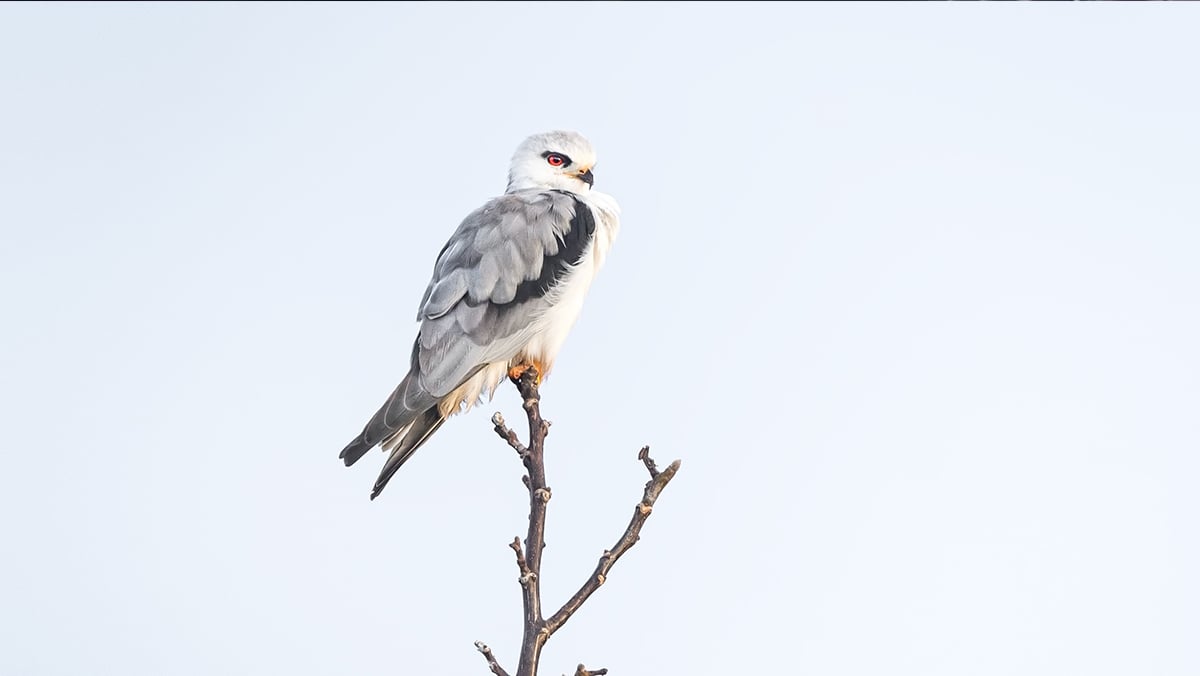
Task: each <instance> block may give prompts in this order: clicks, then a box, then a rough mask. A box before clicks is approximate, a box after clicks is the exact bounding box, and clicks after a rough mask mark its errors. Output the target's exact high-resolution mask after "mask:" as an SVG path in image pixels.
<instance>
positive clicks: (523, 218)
mask: <svg viewBox="0 0 1200 676" xmlns="http://www.w3.org/2000/svg"><path fill="white" fill-rule="evenodd" d="M594 231H595V220H594V217H593V214H592V212H591V209H590V208H589V207H588V206H587V205H585V204H584V203H583V202H581V201H579V200H578V199H577V198H576V197H575V196H574V195H572V194H570V193H566V192H559V191H548V192H536V191H521V192H516V193H510V194H507V195H504V196H501V197H498V198H496V199H494V200H492V201H490V202H488V203H487V204H485V205H484V206H483V207H482V208H480V209H478V210H477V211H475V212H474V213H472V214H471V215H469V216H467V218H466V219H465V220H464V221H463V222H462V224H461V225H460V226H459V227H458V230H457V231H455V233H454V235H453V236H451V238H450V241H449V242H447V244H446V246H445V248H443V249H442V253H441V254H440V255H439V256H438V260H437V262H436V264H435V265H434V276H433V280H432V281H431V282H430V284H429V288H428V289H427V290H426V292H425V297H424V299H423V300H422V304H421V309H420V312H419V314H418V319H420V321H421V338H420V341H419V354H418V363H419V365H420V384H421V386H422V388H424V389H425V390H426V391H428V392H429V393H431V394H432V395H433V396H436V397H443V396H445V395H446V394H449V393H450V392H452V391H453V390H454V389H455V388H457V387H458V386H459V385H461V384H462V383H463V382H464V381H465V380H466V379H467V378H468V377H469V375H470V374H472V373H474V372H476V371H477V370H478V368H479V367H480V366H481V365H483V364H487V363H491V362H494V361H498V360H501V359H509V358H511V357H512V356H513V352H514V351H515V350H517V349H519V347H520V345H519V343H521V342H523V338H525V335H524V332H525V331H527V330H528V329H529V328H530V324H531V322H532V320H533V319H534V317H536V316H537V315H538V314H540V313H541V312H543V311H544V310H545V309H546V307H547V306H548V304H547V302H546V300H545V296H546V294H547V293H548V292H549V290H550V289H551V288H552V287H553V286H554V283H555V282H557V281H558V280H559V279H561V277H562V275H563V274H565V272H566V270H568V269H570V267H571V266H572V265H574V264H576V263H577V262H578V261H579V259H580V257H582V255H583V251H584V249H585V248H586V246H587V244H588V242H589V241H590V238H591V235H592V233H593V232H594Z"/></svg>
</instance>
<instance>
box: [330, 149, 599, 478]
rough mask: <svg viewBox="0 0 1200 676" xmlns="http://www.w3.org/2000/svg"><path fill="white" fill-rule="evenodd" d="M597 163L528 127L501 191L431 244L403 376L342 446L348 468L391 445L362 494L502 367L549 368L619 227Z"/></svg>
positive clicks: (510, 372)
mask: <svg viewBox="0 0 1200 676" xmlns="http://www.w3.org/2000/svg"><path fill="white" fill-rule="evenodd" d="M595 164H596V153H595V151H594V150H593V149H592V144H591V143H590V142H588V140H587V139H586V138H584V137H583V136H581V135H580V134H577V133H575V132H566V131H552V132H547V133H544V134H537V135H535V136H531V137H529V138H528V139H526V140H525V141H524V142H523V143H522V144H521V145H520V146H519V147H518V148H517V152H516V153H515V154H514V155H513V158H512V164H511V166H510V168H509V172H508V188H507V190H505V192H504V194H503V195H501V196H499V197H496V198H494V199H492V200H490V201H489V202H487V203H486V204H484V205H483V206H482V207H480V208H479V209H477V210H476V211H474V212H473V213H471V214H470V215H469V216H467V217H466V219H465V220H464V221H463V222H462V224H461V225H459V226H458V229H457V230H455V231H454V234H453V235H451V236H450V241H448V242H446V246H444V247H443V248H442V251H441V253H439V254H438V257H437V262H436V263H434V266H433V279H432V280H431V281H430V282H429V287H428V288H426V289H425V295H424V297H422V299H421V304H420V309H419V310H418V312H417V321H419V322H420V323H421V326H420V330H419V332H418V333H417V339H416V340H415V341H414V342H413V347H412V356H411V358H410V362H409V371H408V374H407V375H406V376H404V379H403V380H401V381H400V385H398V386H397V387H396V390H395V391H394V392H392V395H391V396H390V397H388V399H387V401H385V402H384V403H383V406H382V407H381V408H380V409H379V411H378V412H377V413H376V414H375V415H374V417H372V418H371V420H370V421H369V422H368V423H367V425H366V427H364V428H363V431H362V433H361V434H359V435H358V436H357V437H355V439H354V440H353V441H351V442H350V444H349V445H347V446H346V448H345V449H343V450H342V454H341V456H340V457H341V458H342V459H343V460H345V461H346V465H347V466H349V465H353V464H354V463H355V462H356V461H358V459H359V458H361V457H362V456H363V455H364V454H365V453H366V452H367V451H369V450H371V449H372V448H374V447H375V446H377V445H382V446H383V449H384V450H385V451H388V452H389V453H390V455H389V456H388V459H387V461H386V462H385V463H384V465H383V471H382V472H380V474H379V478H378V479H377V480H376V481H375V488H374V490H372V491H371V499H372V500H374V499H375V498H376V497H377V496H378V495H379V493H380V492H381V491H382V490H383V488H384V486H386V485H387V482H388V480H389V479H391V478H392V475H393V474H395V473H396V470H397V469H399V468H400V466H401V465H403V464H404V461H406V460H408V459H409V458H410V457H412V454H413V453H414V452H416V450H417V449H418V448H420V447H421V444H424V443H425V442H426V441H427V440H428V439H429V437H430V436H431V435H432V434H433V433H434V432H436V431H437V429H438V428H439V427H441V425H442V423H444V422H445V421H446V418H448V417H449V416H451V415H453V414H455V413H458V412H462V411H466V410H469V409H470V408H471V406H473V405H474V404H475V403H476V402H477V401H479V400H480V399H481V398H482V397H483V395H484V394H488V395H490V394H491V393H493V392H494V391H495V388H496V386H497V385H499V384H500V382H501V381H502V380H503V379H504V378H505V376H508V377H512V378H516V377H518V376H519V375H520V374H521V373H523V372H524V371H525V370H526V369H528V368H529V367H533V368H534V369H536V371H537V373H538V380H539V381H540V379H541V378H543V377H545V376H546V374H548V373H549V372H550V369H551V368H552V367H553V365H554V358H555V356H556V355H557V354H558V351H559V348H561V347H562V344H563V341H564V340H565V339H566V337H567V332H568V331H570V329H571V327H572V326H573V325H574V323H575V320H576V319H577V318H578V317H579V310H580V308H581V307H582V305H583V299H584V296H585V295H586V294H587V291H588V287H590V286H591V283H592V279H593V278H594V277H595V275H596V272H597V271H598V270H599V269H600V266H601V264H602V263H603V262H604V257H605V256H606V255H607V253H608V249H609V247H610V246H611V245H612V242H613V238H615V237H616V235H617V229H618V227H619V215H620V209H619V208H618V206H617V203H616V201H615V200H613V198H612V197H609V196H608V195H605V194H603V193H600V192H596V191H594V190H592V182H593V175H592V168H593V167H594V166H595Z"/></svg>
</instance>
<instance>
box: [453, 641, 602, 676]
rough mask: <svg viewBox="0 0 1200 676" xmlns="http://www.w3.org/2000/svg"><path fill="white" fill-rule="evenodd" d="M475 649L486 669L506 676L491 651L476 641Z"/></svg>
mask: <svg viewBox="0 0 1200 676" xmlns="http://www.w3.org/2000/svg"><path fill="white" fill-rule="evenodd" d="M475 649H476V650H478V651H479V652H481V653H483V659H485V660H487V663H488V668H489V669H491V670H492V673H493V674H495V675H496V676H508V672H507V671H505V670H504V667H502V666H500V663H499V662H497V661H496V656H495V655H493V654H492V649H491V648H489V647H487V644H485V643H484V642H483V641H476V642H475ZM579 666H581V667H582V666H583V665H582V664H581V665H579Z"/></svg>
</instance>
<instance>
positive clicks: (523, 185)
mask: <svg viewBox="0 0 1200 676" xmlns="http://www.w3.org/2000/svg"><path fill="white" fill-rule="evenodd" d="M595 165H596V151H595V150H593V149H592V144H591V142H590V141H588V140H587V139H586V138H584V137H583V135H582V134H579V133H577V132H573V131H548V132H546V133H544V134H534V135H533V136H530V137H529V138H527V139H525V141H524V142H523V143H521V145H520V146H518V147H517V152H516V153H514V154H513V158H512V165H511V166H510V167H509V170H508V192H513V191H516V190H528V189H536V190H566V191H567V192H573V193H577V194H584V193H587V192H588V191H590V190H591V189H592V167H594V166H595Z"/></svg>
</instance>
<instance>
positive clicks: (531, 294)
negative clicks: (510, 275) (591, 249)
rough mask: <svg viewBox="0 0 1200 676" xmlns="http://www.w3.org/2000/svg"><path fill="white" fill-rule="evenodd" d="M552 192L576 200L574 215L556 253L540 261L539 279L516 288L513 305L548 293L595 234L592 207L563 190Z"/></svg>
mask: <svg viewBox="0 0 1200 676" xmlns="http://www.w3.org/2000/svg"><path fill="white" fill-rule="evenodd" d="M554 192H559V193H562V194H564V195H567V196H569V197H570V198H571V199H572V200H574V201H575V216H573V217H572V218H571V224H570V227H569V228H568V229H567V232H566V233H565V234H564V235H563V237H562V238H561V241H560V242H559V247H558V253H556V254H554V255H553V256H546V257H544V258H543V259H542V274H541V276H539V277H538V278H537V279H527V280H525V281H523V282H521V283H520V284H518V285H517V295H516V296H515V297H513V299H512V302H514V303H523V302H525V301H527V300H532V299H534V298H541V297H542V296H545V295H546V294H547V293H549V292H550V289H552V288H554V286H555V285H556V284H558V282H559V281H560V280H562V278H563V277H564V276H566V274H567V271H569V270H570V269H571V268H572V267H573V266H575V265H577V264H578V263H579V261H581V260H583V252H584V250H585V249H587V246H588V242H590V241H592V235H594V234H595V233H596V216H595V215H594V214H593V213H592V208H591V207H589V206H588V205H586V204H584V203H583V202H582V201H581V200H580V199H579V198H578V197H576V196H575V195H572V194H571V193H569V192H567V191H565V190H555V191H554Z"/></svg>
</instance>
